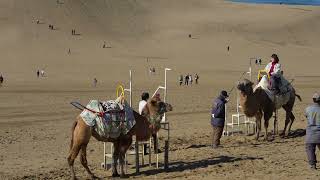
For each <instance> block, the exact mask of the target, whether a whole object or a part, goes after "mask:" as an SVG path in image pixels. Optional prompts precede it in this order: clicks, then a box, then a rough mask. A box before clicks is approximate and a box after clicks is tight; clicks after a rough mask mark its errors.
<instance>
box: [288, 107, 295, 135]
mask: <svg viewBox="0 0 320 180" xmlns="http://www.w3.org/2000/svg"><path fill="white" fill-rule="evenodd" d="M294 120H295V117H294V115H293V113H292V112H290V124H289V129H288V134H289V133H290V131H291V126H292V124H293V122H294Z"/></svg>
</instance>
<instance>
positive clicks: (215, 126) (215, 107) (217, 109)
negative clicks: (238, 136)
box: [211, 90, 229, 148]
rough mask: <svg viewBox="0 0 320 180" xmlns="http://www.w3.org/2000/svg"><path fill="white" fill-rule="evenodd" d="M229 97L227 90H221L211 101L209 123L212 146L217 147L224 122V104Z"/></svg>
mask: <svg viewBox="0 0 320 180" xmlns="http://www.w3.org/2000/svg"><path fill="white" fill-rule="evenodd" d="M228 97H229V95H228V93H227V91H225V90H223V91H221V93H220V95H219V96H218V97H217V98H216V99H215V100H214V101H213V104H212V110H211V125H212V137H213V138H212V148H218V147H219V145H220V139H221V136H222V133H223V128H224V123H225V118H226V114H225V105H226V103H227V102H228V100H227V98H228Z"/></svg>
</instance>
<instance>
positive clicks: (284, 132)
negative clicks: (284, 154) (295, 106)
mask: <svg viewBox="0 0 320 180" xmlns="http://www.w3.org/2000/svg"><path fill="white" fill-rule="evenodd" d="M289 113H290V112H286V121H285V124H284V129H283V136H284V137H286V136H287V127H288V125H289V122H290V114H289Z"/></svg>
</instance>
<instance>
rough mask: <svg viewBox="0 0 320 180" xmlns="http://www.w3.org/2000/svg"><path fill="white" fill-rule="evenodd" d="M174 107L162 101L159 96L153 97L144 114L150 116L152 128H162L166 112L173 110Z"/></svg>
mask: <svg viewBox="0 0 320 180" xmlns="http://www.w3.org/2000/svg"><path fill="white" fill-rule="evenodd" d="M172 109H173V108H172V106H171V104H168V103H165V102H163V101H161V99H160V98H159V97H153V98H151V99H150V100H149V101H148V102H147V104H146V106H145V107H144V109H143V110H142V115H143V116H145V117H147V118H148V120H149V122H150V124H151V126H152V128H153V129H154V130H156V131H157V130H159V129H160V122H161V120H162V118H163V115H164V113H166V112H169V111H172Z"/></svg>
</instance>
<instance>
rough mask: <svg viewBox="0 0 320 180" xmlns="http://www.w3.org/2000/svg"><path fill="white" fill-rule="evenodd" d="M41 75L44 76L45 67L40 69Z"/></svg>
mask: <svg viewBox="0 0 320 180" xmlns="http://www.w3.org/2000/svg"><path fill="white" fill-rule="evenodd" d="M40 75H41V77H44V75H45V72H44V70H43V69H41V71H40Z"/></svg>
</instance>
